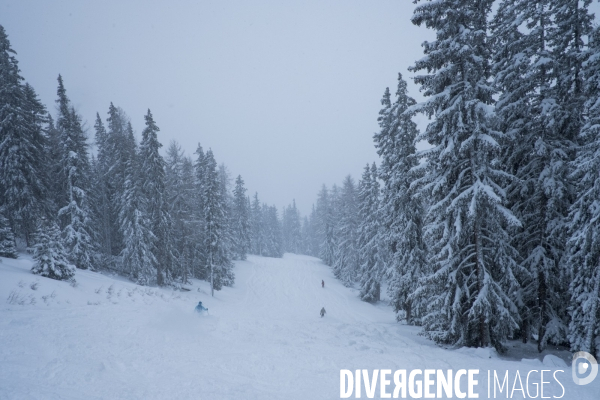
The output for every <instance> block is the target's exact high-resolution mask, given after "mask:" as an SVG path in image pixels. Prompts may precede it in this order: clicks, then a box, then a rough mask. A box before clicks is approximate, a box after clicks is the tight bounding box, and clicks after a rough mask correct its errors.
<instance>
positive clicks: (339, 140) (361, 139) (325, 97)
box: [0, 0, 434, 215]
mask: <svg viewBox="0 0 600 400" xmlns="http://www.w3.org/2000/svg"><path fill="white" fill-rule="evenodd" d="M413 9H414V4H412V2H411V1H408V0H377V1H372V0H362V1H351V0H335V1H334V0H326V1H325V0H298V1H296V0H293V1H292V0H286V1H281V0H276V1H264V0H261V1H255V0H252V1H250V0H245V1H226V0H218V1H173V0H170V1H148V0H136V1H132V0H128V1H106V0H103V1H78V0H71V1H42V0H39V1H30V0H14V1H11V0H0V24H2V25H3V26H4V27H5V29H6V31H7V33H8V35H9V40H10V41H11V45H12V47H13V49H14V50H16V51H17V59H18V60H19V66H20V68H21V72H22V75H23V76H24V77H25V79H26V80H27V81H28V82H29V83H31V85H32V86H33V87H34V88H35V90H36V91H37V93H38V95H39V96H40V98H41V100H42V101H43V102H44V104H46V106H47V107H48V108H49V110H50V111H51V113H52V114H53V115H56V107H55V99H56V86H57V82H56V78H57V76H58V74H59V73H60V74H62V76H63V79H64V82H65V86H66V89H67V95H68V96H69V98H70V99H71V101H72V103H73V105H74V106H75V107H76V109H77V110H78V111H79V112H80V114H81V115H82V117H83V119H84V121H87V124H86V126H87V128H88V136H89V137H90V138H91V139H93V135H94V130H93V124H94V119H95V115H96V112H99V113H100V116H101V117H102V118H103V119H104V120H106V117H107V111H108V106H109V104H110V102H111V101H112V102H113V103H114V104H115V105H116V106H120V107H122V108H123V109H124V110H125V111H126V113H127V114H128V115H129V117H130V118H131V121H132V124H133V127H134V129H135V130H136V135H137V136H138V140H139V137H140V132H141V131H142V129H143V127H144V123H143V121H144V119H143V116H144V114H145V113H146V110H147V109H148V108H150V109H151V110H152V113H153V115H154V119H155V121H156V123H157V125H158V126H159V127H160V130H161V131H160V132H159V140H160V141H161V143H163V146H164V147H163V150H165V149H166V148H167V146H168V145H169V142H170V141H171V140H177V141H178V142H179V143H180V144H181V146H182V148H183V149H184V150H185V152H186V154H188V155H193V152H194V151H195V149H196V147H197V145H198V143H201V144H202V146H203V147H204V149H205V150H206V149H208V148H212V150H213V152H214V153H215V157H216V158H217V162H218V163H225V164H226V165H227V166H228V168H229V170H230V172H231V174H232V178H234V177H235V176H237V175H238V174H241V175H242V177H243V178H244V180H245V182H246V186H247V188H248V190H249V194H251V195H252V194H253V193H254V192H255V191H257V192H258V194H259V198H260V199H261V200H262V201H264V202H267V203H269V204H275V205H277V206H278V208H279V209H280V210H281V207H283V206H285V205H287V204H290V203H291V202H292V199H295V200H296V203H297V205H298V207H299V209H300V211H301V212H302V214H303V215H306V214H307V213H308V212H310V208H311V205H312V204H313V203H314V202H315V200H316V194H317V192H318V191H319V189H320V187H321V185H322V184H323V183H325V184H327V185H328V186H330V185H331V184H333V183H338V184H339V183H341V181H342V180H343V178H344V177H345V176H346V175H347V174H351V175H352V176H353V177H354V178H355V179H356V180H357V179H358V178H360V175H361V173H362V169H363V168H364V166H365V164H366V163H371V162H373V161H377V162H378V158H377V154H376V152H375V148H374V146H373V141H372V136H373V133H374V132H376V131H377V129H378V125H377V116H378V111H379V109H380V108H381V104H380V100H381V97H382V94H383V91H384V89H385V88H386V86H389V87H390V91H391V92H392V93H395V87H396V82H397V74H398V72H402V73H403V75H404V76H405V78H408V77H410V76H412V74H409V73H408V71H407V68H408V67H409V66H410V65H412V64H413V63H414V61H415V60H417V59H419V58H421V57H422V56H423V54H422V49H421V43H422V42H423V41H424V40H426V39H427V40H431V39H433V38H434V35H433V33H432V32H431V31H429V30H427V29H425V28H418V27H415V26H413V25H412V24H411V22H410V16H411V15H412V11H413ZM409 88H410V90H411V95H412V96H413V97H415V98H417V100H418V101H422V98H421V97H420V96H419V92H418V90H417V88H416V87H415V86H414V85H413V84H412V82H409ZM421 120H422V121H424V118H423V117H421ZM420 125H421V126H422V125H423V123H420ZM163 154H164V152H163Z"/></svg>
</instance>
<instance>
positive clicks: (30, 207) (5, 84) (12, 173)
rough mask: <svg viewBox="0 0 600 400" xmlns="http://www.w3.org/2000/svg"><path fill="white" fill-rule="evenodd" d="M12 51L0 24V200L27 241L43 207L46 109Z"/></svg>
mask: <svg viewBox="0 0 600 400" xmlns="http://www.w3.org/2000/svg"><path fill="white" fill-rule="evenodd" d="M15 54H16V53H15V51H14V50H13V49H12V48H11V46H10V42H9V40H8V36H7V35H6V32H5V31H4V27H2V26H1V25H0V104H1V105H2V106H1V107H0V205H2V206H3V207H4V208H5V210H6V217H7V218H9V221H10V225H11V228H12V230H13V232H14V234H15V235H17V236H20V237H23V238H24V239H25V241H26V242H27V245H30V244H31V240H30V239H31V236H32V235H33V234H34V233H35V222H36V221H37V220H38V219H39V218H41V217H43V216H44V214H46V213H47V203H48V201H47V197H48V193H47V187H46V183H47V182H46V172H45V171H46V170H47V168H48V165H47V158H46V156H45V152H44V150H45V137H44V135H43V132H42V127H41V122H42V121H43V118H44V116H45V114H46V112H45V109H44V107H43V106H42V105H41V103H40V102H39V100H38V99H37V96H36V95H35V92H34V91H33V88H31V86H28V85H25V86H24V85H22V84H21V81H22V80H23V78H22V77H21V75H20V71H19V66H18V62H17V59H16V57H15Z"/></svg>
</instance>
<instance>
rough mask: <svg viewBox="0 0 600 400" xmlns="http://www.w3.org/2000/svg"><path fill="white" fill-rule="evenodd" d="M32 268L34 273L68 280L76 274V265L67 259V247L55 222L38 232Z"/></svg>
mask: <svg viewBox="0 0 600 400" xmlns="http://www.w3.org/2000/svg"><path fill="white" fill-rule="evenodd" d="M37 239H38V243H37V244H36V245H35V253H34V255H33V259H34V260H35V264H34V265H33V268H31V272H33V273H34V274H38V275H42V276H45V277H47V278H52V279H57V280H68V279H70V278H72V277H73V275H75V267H74V266H73V265H71V264H69V262H68V261H67V257H66V254H65V249H64V248H63V246H62V244H61V242H60V232H59V230H58V226H57V225H56V224H55V223H51V224H48V225H46V226H44V227H42V228H41V229H40V230H39V231H38V234H37Z"/></svg>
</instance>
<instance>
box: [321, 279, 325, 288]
mask: <svg viewBox="0 0 600 400" xmlns="http://www.w3.org/2000/svg"><path fill="white" fill-rule="evenodd" d="M321 287H322V288H324V287H325V281H324V280H321Z"/></svg>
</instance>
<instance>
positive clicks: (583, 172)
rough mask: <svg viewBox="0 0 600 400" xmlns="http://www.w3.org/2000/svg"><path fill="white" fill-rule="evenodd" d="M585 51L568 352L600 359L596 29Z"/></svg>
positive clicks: (599, 52)
mask: <svg viewBox="0 0 600 400" xmlns="http://www.w3.org/2000/svg"><path fill="white" fill-rule="evenodd" d="M589 52H590V57H589V59H588V60H587V61H586V62H585V63H584V64H583V71H582V74H583V78H584V82H585V85H584V94H585V97H586V98H587V101H586V103H585V112H586V114H587V117H588V118H587V120H586V121H585V125H584V126H583V128H582V130H581V133H580V137H579V138H578V139H579V142H580V146H579V149H578V152H577V158H576V159H575V161H574V162H573V177H574V178H575V182H576V184H577V185H576V187H577V200H576V201H575V202H574V203H573V205H572V206H571V210H570V213H569V218H568V227H569V234H570V239H569V242H568V252H567V255H568V256H567V257H565V261H566V262H565V265H564V268H565V269H570V270H572V271H573V280H572V282H571V286H570V295H571V302H570V304H571V307H570V314H571V315H570V316H571V321H570V324H569V340H570V342H571V350H572V351H587V352H588V353H591V354H596V357H600V27H596V28H595V30H594V32H593V34H592V35H591V38H590V50H589Z"/></svg>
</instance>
